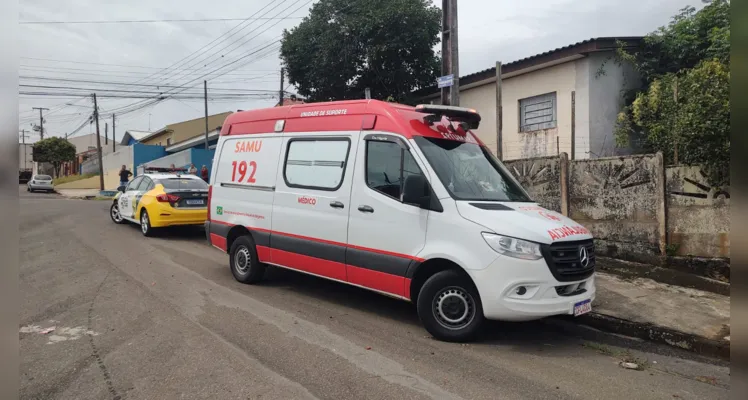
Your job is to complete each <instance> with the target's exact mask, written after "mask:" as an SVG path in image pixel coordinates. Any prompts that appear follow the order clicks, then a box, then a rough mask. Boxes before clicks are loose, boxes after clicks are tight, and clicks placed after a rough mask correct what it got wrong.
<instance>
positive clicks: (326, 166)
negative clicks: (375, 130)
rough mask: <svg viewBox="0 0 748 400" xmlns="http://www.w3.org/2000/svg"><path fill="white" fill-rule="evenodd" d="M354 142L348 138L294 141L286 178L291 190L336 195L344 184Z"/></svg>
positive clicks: (284, 175) (287, 158) (288, 151)
mask: <svg viewBox="0 0 748 400" xmlns="http://www.w3.org/2000/svg"><path fill="white" fill-rule="evenodd" d="M350 147H351V141H350V140H349V139H347V138H331V139H291V140H290V141H289V142H288V150H287V151H286V162H285V165H284V166H283V178H284V179H285V181H286V185H287V186H288V187H291V188H304V189H317V190H326V191H336V190H338V189H339V188H340V186H341V185H342V184H343V176H344V174H345V165H346V163H347V161H348V150H349V149H350Z"/></svg>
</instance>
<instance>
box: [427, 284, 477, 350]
mask: <svg viewBox="0 0 748 400" xmlns="http://www.w3.org/2000/svg"><path fill="white" fill-rule="evenodd" d="M416 307H417V309H418V318H419V319H420V320H421V323H422V324H423V326H424V327H425V328H426V330H427V331H428V332H429V333H430V334H431V335H432V336H434V337H435V338H436V339H439V340H443V341H446V342H466V341H469V340H472V339H473V338H474V337H475V335H476V334H477V333H478V332H479V330H480V328H481V326H482V325H483V321H484V317H483V304H482V303H481V301H480V295H479V294H478V290H477V289H476V288H475V285H473V282H472V281H470V279H469V278H467V277H466V276H465V275H464V274H461V273H459V272H458V271H454V270H447V271H442V272H438V273H436V274H434V275H433V276H432V277H430V278H429V279H428V280H427V281H426V283H424V284H423V287H422V288H421V291H420V292H419V293H418V300H417V304H416ZM450 317H451V318H450Z"/></svg>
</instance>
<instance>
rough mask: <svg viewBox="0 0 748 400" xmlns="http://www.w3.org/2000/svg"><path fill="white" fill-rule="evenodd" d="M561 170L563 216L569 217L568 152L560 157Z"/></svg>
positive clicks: (560, 189)
mask: <svg viewBox="0 0 748 400" xmlns="http://www.w3.org/2000/svg"><path fill="white" fill-rule="evenodd" d="M558 162H559V164H560V165H559V167H560V168H559V169H560V174H559V175H560V179H561V182H560V188H559V191H560V192H561V214H563V215H565V216H567V217H568V216H569V156H568V155H567V154H566V152H564V153H561V154H560V155H559V157H558Z"/></svg>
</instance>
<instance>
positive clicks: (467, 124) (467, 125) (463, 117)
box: [416, 104, 480, 131]
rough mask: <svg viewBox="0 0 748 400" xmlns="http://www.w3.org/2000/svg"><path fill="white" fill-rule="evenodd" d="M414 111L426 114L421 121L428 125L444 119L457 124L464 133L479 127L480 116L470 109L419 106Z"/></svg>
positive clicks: (431, 105)
mask: <svg viewBox="0 0 748 400" xmlns="http://www.w3.org/2000/svg"><path fill="white" fill-rule="evenodd" d="M416 111H418V112H421V113H424V114H428V115H426V116H425V117H423V121H424V122H426V123H427V124H429V125H433V124H434V123H435V122H438V121H441V119H442V118H444V117H447V119H449V120H450V121H454V122H459V123H460V126H461V127H462V129H463V130H465V131H468V130H471V129H478V126H479V125H480V114H478V111H475V110H474V109H472V108H465V107H455V106H440V105H434V104H419V105H417V106H416Z"/></svg>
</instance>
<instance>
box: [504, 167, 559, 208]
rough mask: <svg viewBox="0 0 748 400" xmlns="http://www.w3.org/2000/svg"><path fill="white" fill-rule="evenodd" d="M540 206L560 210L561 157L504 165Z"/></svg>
mask: <svg viewBox="0 0 748 400" xmlns="http://www.w3.org/2000/svg"><path fill="white" fill-rule="evenodd" d="M504 164H505V165H506V167H507V169H509V171H510V172H511V173H512V175H514V177H515V178H516V179H517V180H518V181H519V183H520V184H521V185H522V187H523V188H525V190H526V191H527V192H528V193H529V194H530V197H531V198H532V199H533V200H534V201H536V202H537V203H538V204H540V206H542V207H545V208H547V209H550V210H554V211H557V212H562V210H561V157H556V156H553V157H540V158H530V159H524V160H513V161H507V162H505V163H504Z"/></svg>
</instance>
